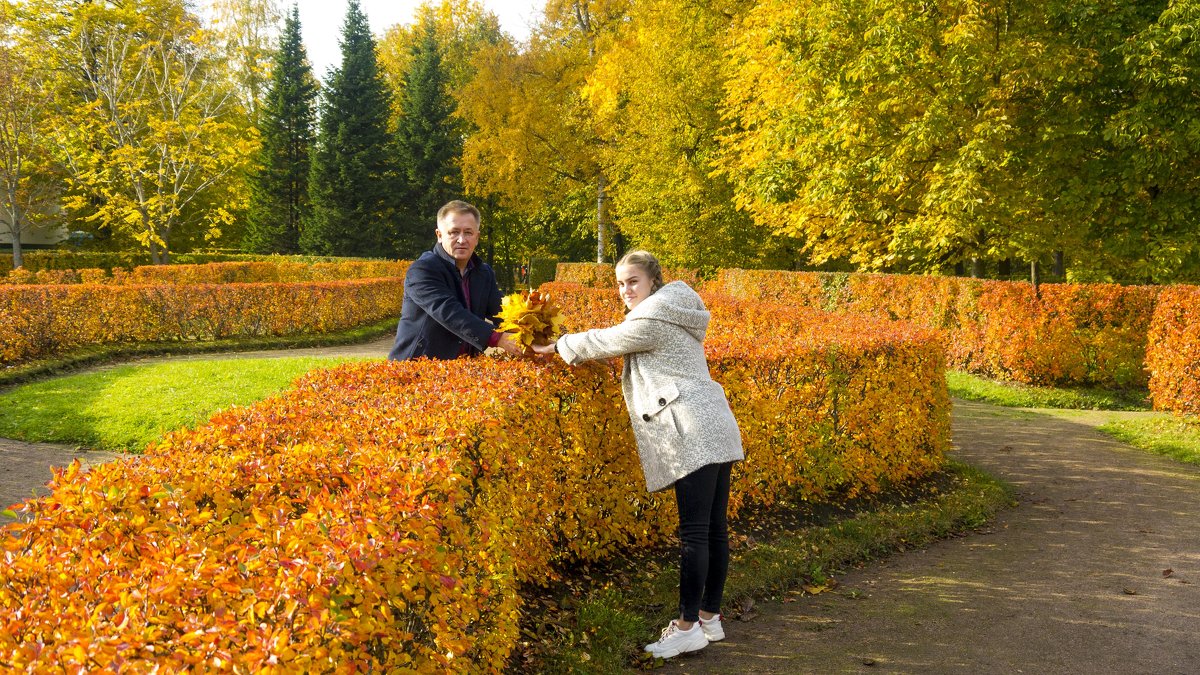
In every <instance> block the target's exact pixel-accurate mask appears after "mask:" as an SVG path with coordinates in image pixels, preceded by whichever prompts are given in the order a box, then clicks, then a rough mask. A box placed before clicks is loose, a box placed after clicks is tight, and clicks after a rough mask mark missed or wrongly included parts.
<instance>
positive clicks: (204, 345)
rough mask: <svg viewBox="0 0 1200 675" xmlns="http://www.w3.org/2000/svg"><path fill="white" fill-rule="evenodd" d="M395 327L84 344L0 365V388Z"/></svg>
mask: <svg viewBox="0 0 1200 675" xmlns="http://www.w3.org/2000/svg"><path fill="white" fill-rule="evenodd" d="M395 329H396V319H395V318H390V319H385V320H383V321H379V322H377V323H372V324H368V325H366V326H360V327H358V328H353V329H350V330H345V331H340V332H336V333H320V334H306V335H284V336H261V337H252V338H228V339H223V340H211V341H204V342H186V341H177V342H144V343H134V344H114V345H103V346H98V347H86V348H81V349H79V350H77V351H74V352H71V353H70V354H64V355H62V356H58V357H54V358H50V359H40V360H37V361H31V362H29V363H23V364H21V365H19V366H13V367H11V368H2V367H0V387H9V386H12V385H16V384H22V383H25V382H32V381H34V380H39V379H43V378H47V377H52V376H54V375H62V374H66V373H70V372H74V371H77V370H80V369H82V368H86V367H88V366H96V365H103V364H109V363H118V362H121V361H126V360H129V359H133V358H138V357H143V356H163V355H176V354H207V353H216V352H244V351H255V350H260V349H303V348H308V347H336V346H341V345H351V344H357V343H360V342H370V341H371V340H374V339H376V338H379V337H382V336H384V335H387V334H389V333H391V332H392V331H394V330H395Z"/></svg>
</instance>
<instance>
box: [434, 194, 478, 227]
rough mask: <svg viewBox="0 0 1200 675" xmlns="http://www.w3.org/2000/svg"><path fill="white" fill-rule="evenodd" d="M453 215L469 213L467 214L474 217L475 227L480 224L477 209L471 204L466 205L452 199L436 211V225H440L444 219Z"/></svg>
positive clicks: (461, 201) (459, 200)
mask: <svg viewBox="0 0 1200 675" xmlns="http://www.w3.org/2000/svg"><path fill="white" fill-rule="evenodd" d="M453 213H469V214H471V215H473V216H475V224H476V225H479V224H480V218H479V209H477V208H475V206H474V205H472V204H468V203H466V202H464V201H463V200H461V199H452V200H450V201H448V202H446V205H445V206H443V207H442V208H440V209H438V212H437V222H438V224H439V225H441V224H442V221H443V220H445V219H446V218H448V217H449V216H450V215H451V214H453Z"/></svg>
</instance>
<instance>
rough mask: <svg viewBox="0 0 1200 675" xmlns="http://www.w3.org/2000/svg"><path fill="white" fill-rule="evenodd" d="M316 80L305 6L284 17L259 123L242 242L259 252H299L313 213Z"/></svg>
mask: <svg viewBox="0 0 1200 675" xmlns="http://www.w3.org/2000/svg"><path fill="white" fill-rule="evenodd" d="M316 100H317V82H316V80H315V79H314V78H313V74H312V68H311V66H309V63H308V56H307V55H306V53H305V50H304V43H303V42H302V40H301V36H300V10H299V9H298V8H297V7H296V6H295V5H293V6H292V11H291V13H290V14H289V15H288V17H287V19H286V20H285V22H284V27H283V34H282V35H281V36H280V39H279V49H278V51H277V52H276V55H275V65H274V69H273V70H272V74H271V83H270V86H269V87H268V89H267V93H266V98H265V103H264V107H263V114H262V118H261V122H260V127H259V128H260V130H261V135H262V146H261V148H260V149H259V151H258V154H257V156H256V157H257V161H256V162H255V164H256V166H255V169H254V171H253V173H252V174H251V176H250V208H249V209H248V212H247V224H246V235H245V238H244V239H243V246H244V247H245V248H246V249H247V250H250V251H254V252H258V253H297V252H299V250H300V229H301V227H300V224H301V222H302V220H303V218H304V217H305V216H306V215H307V214H308V212H309V209H310V204H309V200H308V175H309V166H310V158H309V152H310V148H311V146H312V144H313V135H314V134H313V126H314V122H315V119H316V110H315V106H316Z"/></svg>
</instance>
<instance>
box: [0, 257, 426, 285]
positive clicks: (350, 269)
mask: <svg viewBox="0 0 1200 675" xmlns="http://www.w3.org/2000/svg"><path fill="white" fill-rule="evenodd" d="M408 265H409V263H408V262H407V261H390V260H369V261H351V260H345V261H338V262H320V263H304V262H288V261H284V260H268V261H257V262H216V263H206V264H203V265H143V266H140V267H135V268H133V270H132V271H125V270H123V269H120V268H117V269H113V270H112V271H111V272H110V271H107V270H105V269H102V268H83V269H63V270H54V269H51V270H39V271H37V272H30V271H27V270H26V269H25V268H21V269H18V270H13V271H12V272H9V273H8V274H7V275H6V276H3V277H0V284H79V283H99V284H113V285H125V284H231V283H243V284H247V283H295V282H302V281H342V280H345V279H375V278H386V277H403V276H404V274H405V272H407V271H408Z"/></svg>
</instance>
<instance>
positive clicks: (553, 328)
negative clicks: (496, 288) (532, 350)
mask: <svg viewBox="0 0 1200 675" xmlns="http://www.w3.org/2000/svg"><path fill="white" fill-rule="evenodd" d="M499 316H500V327H499V328H497V330H499V331H500V332H502V333H514V335H513V339H514V340H516V341H517V342H519V343H520V344H521V346H522V347H524V348H525V350H526V351H528V350H529V347H530V346H531V345H539V346H540V345H548V344H550V343H551V342H553V341H554V340H555V339H556V338H557V337H558V335H559V333H560V332H561V331H562V323H563V318H562V316H561V315H560V314H559V311H558V307H556V306H555V305H554V304H553V303H552V302H550V294H549V293H541V292H539V291H529V292H528V293H513V294H512V295H508V296H505V297H504V298H503V299H502V300H501V301H500V314H499Z"/></svg>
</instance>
